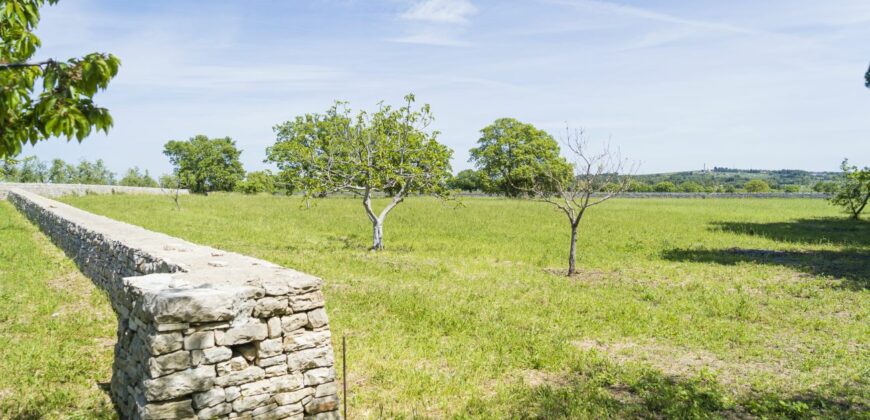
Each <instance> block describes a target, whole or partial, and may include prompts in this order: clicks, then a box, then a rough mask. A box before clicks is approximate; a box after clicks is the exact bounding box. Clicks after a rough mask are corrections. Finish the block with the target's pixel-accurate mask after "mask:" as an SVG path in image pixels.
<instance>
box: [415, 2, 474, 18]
mask: <svg viewBox="0 0 870 420" xmlns="http://www.w3.org/2000/svg"><path fill="white" fill-rule="evenodd" d="M475 13H477V7H475V6H474V4H472V3H471V2H470V1H468V0H423V1H420V2H418V3H416V4H415V5H414V6H412V7H411V8H410V9H408V10H407V11H406V12H405V13H402V16H401V17H402V19H407V20H417V21H423V22H431V23H442V24H445V23H446V24H464V23H468V18H469V17H471V16H472V15H474V14H475Z"/></svg>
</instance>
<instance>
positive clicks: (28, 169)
mask: <svg viewBox="0 0 870 420" xmlns="http://www.w3.org/2000/svg"><path fill="white" fill-rule="evenodd" d="M19 164H20V168H19V170H18V180H17V181H18V182H46V181H48V165H46V164H45V162H42V161H40V160H39V158H37V157H36V156H28V157H26V158H24V159H22V160H21V162H20V163H19Z"/></svg>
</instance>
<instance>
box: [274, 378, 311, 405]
mask: <svg viewBox="0 0 870 420" xmlns="http://www.w3.org/2000/svg"><path fill="white" fill-rule="evenodd" d="M269 381H271V382H272V387H273V388H274V389H275V392H288V391H295V390H297V389H299V388H302V383H303V378H302V374H299V373H295V374H292V375H284V376H277V377H274V378H270V379H269ZM294 402H295V401H294ZM278 405H285V404H281V403H279V404H278Z"/></svg>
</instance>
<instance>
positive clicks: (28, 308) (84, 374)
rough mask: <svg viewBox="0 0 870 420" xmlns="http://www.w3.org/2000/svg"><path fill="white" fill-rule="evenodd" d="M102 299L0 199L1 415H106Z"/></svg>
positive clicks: (108, 329) (107, 331)
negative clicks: (102, 387)
mask: <svg viewBox="0 0 870 420" xmlns="http://www.w3.org/2000/svg"><path fill="white" fill-rule="evenodd" d="M115 325H116V322H115V316H114V314H113V313H112V309H111V307H110V306H109V302H108V300H107V299H106V297H105V295H103V294H102V293H101V292H99V291H98V290H97V289H96V288H95V287H94V286H93V285H92V284H91V283H90V281H89V280H88V279H86V278H84V277H83V276H82V275H81V274H79V273H78V271H76V268H75V266H74V265H73V263H72V262H70V261H69V260H67V259H66V258H65V257H64V255H63V254H62V253H61V252H60V251H59V250H58V249H57V248H54V247H53V246H52V245H51V243H50V242H49V241H48V239H47V238H45V237H44V236H43V235H42V234H38V233H37V230H36V228H34V227H33V226H32V225H30V224H29V223H28V222H27V220H25V219H24V218H23V217H22V216H20V215H19V214H18V212H17V211H16V210H15V209H14V208H13V207H12V206H11V205H10V204H9V203H7V202H6V201H0V418H3V419H18V418H21V419H30V418H34V419H35V418H64V419H69V418H79V419H92V418H112V417H114V416H115V412H114V408H112V406H111V403H110V401H109V397H108V396H107V395H106V394H105V392H104V391H103V390H102V389H100V384H105V383H108V382H109V379H110V378H111V376H112V348H113V346H114V343H115Z"/></svg>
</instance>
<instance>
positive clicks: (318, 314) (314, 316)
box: [305, 308, 329, 329]
mask: <svg viewBox="0 0 870 420" xmlns="http://www.w3.org/2000/svg"><path fill="white" fill-rule="evenodd" d="M328 323H329V318H327V316H326V310H325V309H323V308H318V309H315V310H313V311H308V325H307V326H306V327H305V328H308V329H315V328H320V327H324V326H326V325H327V324H328Z"/></svg>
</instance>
